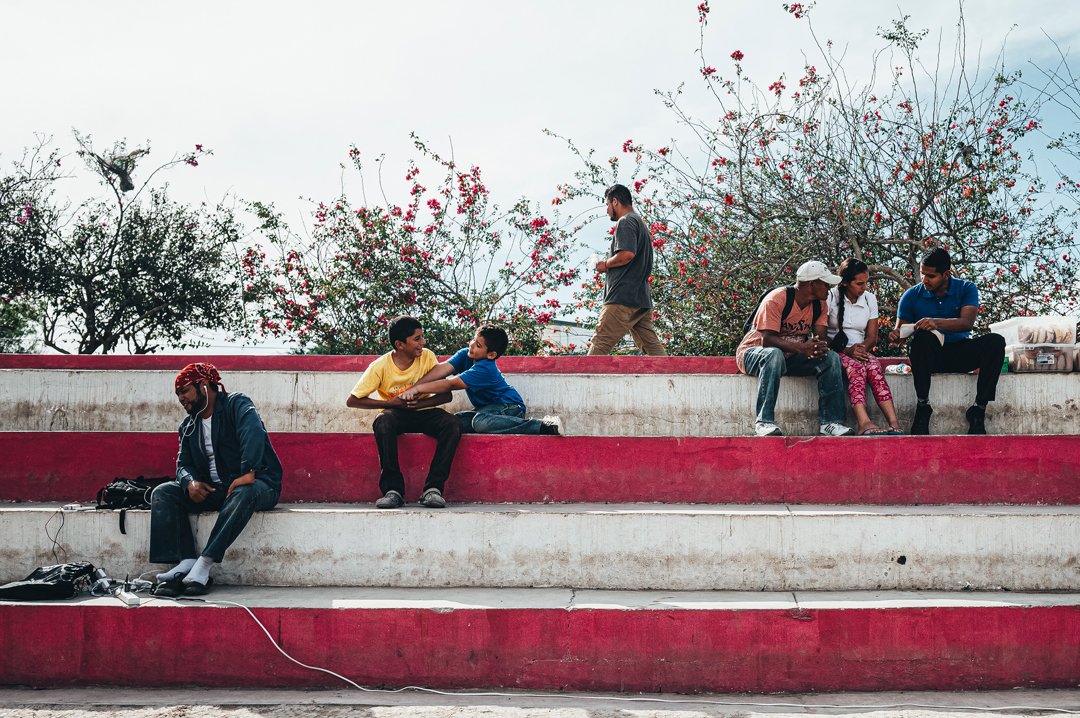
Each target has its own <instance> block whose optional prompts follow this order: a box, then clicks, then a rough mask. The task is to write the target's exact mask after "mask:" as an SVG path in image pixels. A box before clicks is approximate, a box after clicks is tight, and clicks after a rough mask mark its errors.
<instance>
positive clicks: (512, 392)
mask: <svg viewBox="0 0 1080 718" xmlns="http://www.w3.org/2000/svg"><path fill="white" fill-rule="evenodd" d="M448 361H449V363H450V366H452V367H454V373H455V374H457V375H458V378H459V379H461V381H463V382H465V393H466V394H468V396H469V401H471V402H472V405H473V406H474V407H476V408H477V409H479V408H480V407H483V406H489V405H491V404H517V405H518V406H520V407H521V411H522V412H524V411H525V402H524V401H522V399H521V395H520V394H518V393H517V390H516V389H514V387H512V386H510V385H509V384H507V383H506V379H504V378H503V375H502V372H501V371H499V367H497V366H495V362H493V361H491V360H490V359H481V360H480V361H478V362H474V361H473V360H472V359H470V358H469V349H468V347H466V348H465V349H461V350H460V351H458V353H457V354H455V355H454V356H452V357H450V359H448Z"/></svg>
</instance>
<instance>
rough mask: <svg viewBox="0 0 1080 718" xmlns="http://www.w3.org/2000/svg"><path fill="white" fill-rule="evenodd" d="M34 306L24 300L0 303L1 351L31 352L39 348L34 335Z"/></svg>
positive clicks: (9, 352)
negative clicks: (23, 301)
mask: <svg viewBox="0 0 1080 718" xmlns="http://www.w3.org/2000/svg"><path fill="white" fill-rule="evenodd" d="M35 319H36V312H35V310H34V308H33V307H32V306H30V305H28V304H25V303H22V302H12V301H9V300H5V301H4V303H3V304H0V352H2V353H5V354H29V353H33V352H35V351H36V350H37V348H38V341H37V337H36V336H35V335H34V321H35Z"/></svg>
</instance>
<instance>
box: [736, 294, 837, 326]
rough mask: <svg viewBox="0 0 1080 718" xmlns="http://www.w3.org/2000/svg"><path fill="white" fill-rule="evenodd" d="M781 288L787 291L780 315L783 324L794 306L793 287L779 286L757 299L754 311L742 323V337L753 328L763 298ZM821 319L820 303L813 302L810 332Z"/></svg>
mask: <svg viewBox="0 0 1080 718" xmlns="http://www.w3.org/2000/svg"><path fill="white" fill-rule="evenodd" d="M781 287H783V288H784V289H786V290H787V297H786V298H785V299H784V311H783V312H781V314H780V321H781V322H783V321H784V320H785V319H787V317H788V315H789V314H791V309H792V307H794V306H795V287H792V286H788V285H786V284H781V285H779V286H776V287H773V288H771V289H768V290H766V291H765V292H764V293H763V294H762V295H761V296H760V297H758V298H757V302H755V303H754V311H752V312H750V316H748V317H747V318H746V321H745V322H743V336H746V335H747V334H749V333H750V330H751V329H753V328H754V317H756V316H757V313H758V309H761V303H762V302H763V301H765V297H767V296H769V294H770V293H772V292H773V291H775V290H777V289H780V288H781ZM820 318H821V302H819V301H817V300H815V301H814V318H813V320H811V322H810V331H811V332H812V331H813V329H814V325H815V324H817V323H818V319H820Z"/></svg>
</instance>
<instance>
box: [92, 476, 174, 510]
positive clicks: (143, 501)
mask: <svg viewBox="0 0 1080 718" xmlns="http://www.w3.org/2000/svg"><path fill="white" fill-rule="evenodd" d="M166 481H172V477H169V476H163V477H161V478H157V479H147V478H145V477H142V476H139V477H138V478H135V479H122V478H119V477H117V478H115V479H113V480H112V481H110V482H109V484H108V486H106V487H105V488H103V489H101V490H100V491H98V492H97V507H98V508H99V509H148V508H150V492H151V491H153V490H154V488H155V487H157V486H159V485H160V484H163V483H165V482H166Z"/></svg>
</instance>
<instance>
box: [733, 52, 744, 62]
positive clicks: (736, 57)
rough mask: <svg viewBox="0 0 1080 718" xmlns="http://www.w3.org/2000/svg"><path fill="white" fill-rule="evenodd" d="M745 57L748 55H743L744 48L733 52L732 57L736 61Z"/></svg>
mask: <svg viewBox="0 0 1080 718" xmlns="http://www.w3.org/2000/svg"><path fill="white" fill-rule="evenodd" d="M744 57H746V55H743V53H742V50H736V51H735V52H733V53H731V59H732V60H734V61H735V62H740V61H742V59H743V58H744Z"/></svg>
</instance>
